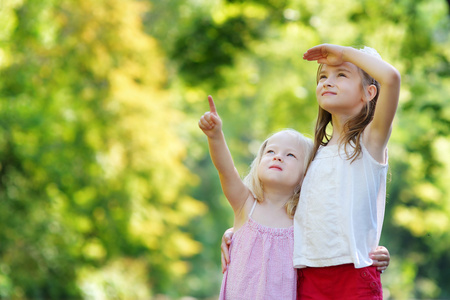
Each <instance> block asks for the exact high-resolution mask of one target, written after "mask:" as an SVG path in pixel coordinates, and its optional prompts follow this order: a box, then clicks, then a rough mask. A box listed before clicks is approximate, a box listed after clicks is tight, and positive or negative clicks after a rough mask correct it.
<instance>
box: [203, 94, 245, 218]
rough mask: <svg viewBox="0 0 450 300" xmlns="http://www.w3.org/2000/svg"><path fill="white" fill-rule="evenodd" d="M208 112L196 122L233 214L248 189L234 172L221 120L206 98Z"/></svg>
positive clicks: (212, 104) (210, 99)
mask: <svg viewBox="0 0 450 300" xmlns="http://www.w3.org/2000/svg"><path fill="white" fill-rule="evenodd" d="M208 101H209V110H210V111H209V112H206V113H205V114H204V115H203V116H202V117H201V118H200V121H199V122H198V126H199V127H200V129H201V130H202V131H203V132H204V133H205V135H206V136H207V137H208V145H209V153H210V155H211V160H212V162H213V164H214V166H215V167H216V169H217V171H218V173H219V178H220V183H221V185H222V190H223V192H224V194H225V197H226V198H227V199H228V201H229V202H230V204H231V207H232V208H233V210H234V211H235V212H237V211H238V210H240V209H241V208H242V206H243V204H244V203H245V200H246V199H247V197H248V195H249V190H248V188H247V187H246V186H245V185H244V183H243V182H242V180H241V178H240V176H239V173H238V171H237V170H236V168H235V166H234V163H233V158H232V157H231V153H230V150H229V149H228V146H227V143H226V141H225V136H224V134H223V131H222V120H221V119H220V117H219V115H218V114H217V110H216V106H215V104H214V100H213V98H212V97H211V96H208Z"/></svg>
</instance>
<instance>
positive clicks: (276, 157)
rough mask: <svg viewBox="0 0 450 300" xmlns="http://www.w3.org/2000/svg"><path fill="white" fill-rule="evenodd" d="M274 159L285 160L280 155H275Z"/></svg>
mask: <svg viewBox="0 0 450 300" xmlns="http://www.w3.org/2000/svg"><path fill="white" fill-rule="evenodd" d="M273 160H278V161H283V159H282V158H281V157H280V156H278V155H275V156H274V157H273Z"/></svg>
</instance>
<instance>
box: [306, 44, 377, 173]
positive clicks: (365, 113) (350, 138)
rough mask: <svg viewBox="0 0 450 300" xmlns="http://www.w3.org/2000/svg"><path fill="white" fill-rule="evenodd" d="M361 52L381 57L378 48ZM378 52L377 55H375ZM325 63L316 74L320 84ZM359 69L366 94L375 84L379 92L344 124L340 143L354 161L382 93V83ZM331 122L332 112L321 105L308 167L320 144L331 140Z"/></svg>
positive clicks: (322, 144) (325, 143)
mask: <svg viewBox="0 0 450 300" xmlns="http://www.w3.org/2000/svg"><path fill="white" fill-rule="evenodd" d="M367 49H371V50H373V51H375V52H373V51H372V53H368V52H367ZM360 51H361V52H365V53H368V54H370V55H373V56H376V57H379V58H381V57H380V56H379V55H378V53H377V52H376V50H374V49H372V48H368V47H365V48H364V49H360ZM375 53H376V55H375ZM322 67H323V64H320V66H319V68H318V69H317V75H316V81H317V84H319V80H320V79H319V76H320V71H321V70H322ZM357 68H358V70H359V73H360V75H361V85H362V89H363V91H364V93H365V96H366V97H368V94H367V89H366V88H367V87H369V86H371V85H374V86H375V87H376V89H377V92H376V94H375V96H374V97H373V99H371V100H370V99H369V101H367V102H366V105H364V107H363V108H362V109H361V111H360V112H359V113H358V114H357V115H355V116H353V117H352V118H350V119H349V120H348V121H347V122H346V123H345V124H344V133H343V135H342V137H341V138H340V144H343V145H344V150H345V153H346V154H347V158H348V159H349V160H351V161H352V162H353V161H355V159H357V158H358V156H359V155H360V154H361V151H362V150H361V135H362V133H363V132H364V129H366V127H367V125H369V123H370V122H372V119H373V115H374V113H375V107H376V104H377V100H378V95H379V94H380V84H379V83H378V81H376V80H375V79H374V78H373V77H371V76H370V75H369V74H367V73H366V72H365V71H364V70H363V69H361V68H359V67H357ZM329 124H331V126H333V124H332V122H331V114H330V113H329V112H327V111H326V110H324V109H323V108H321V107H320V106H319V113H318V116H317V121H316V128H315V133H314V148H313V152H312V153H313V154H312V155H311V157H310V160H309V162H308V166H307V169H308V167H309V164H311V162H312V160H313V159H314V157H315V156H316V153H317V150H318V149H319V147H320V146H326V145H327V144H328V142H329V141H330V138H331V136H330V135H329V134H328V133H327V132H326V130H327V127H328V125H329ZM347 146H350V147H351V148H353V151H352V152H351V153H349V152H348V151H347Z"/></svg>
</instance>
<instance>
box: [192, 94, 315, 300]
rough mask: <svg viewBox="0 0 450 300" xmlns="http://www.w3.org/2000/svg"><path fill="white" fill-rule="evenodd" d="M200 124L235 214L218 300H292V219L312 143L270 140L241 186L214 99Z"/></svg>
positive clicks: (297, 138)
mask: <svg viewBox="0 0 450 300" xmlns="http://www.w3.org/2000/svg"><path fill="white" fill-rule="evenodd" d="M208 100H209V106H210V111H209V112H206V113H205V114H204V115H203V116H202V117H201V119H200V121H199V127H200V129H201V130H202V131H203V132H204V133H205V135H206V136H207V137H208V145H209V150H210V155H211V159H212V161H213V163H214V166H215V167H216V169H217V171H218V173H219V178H220V183H221V185H222V190H223V192H224V194H225V197H226V198H227V199H228V201H229V203H230V205H231V207H232V208H233V211H234V228H235V234H234V237H233V240H232V242H231V246H230V256H231V257H232V260H231V263H230V265H229V266H228V268H227V271H226V272H225V273H224V277H223V281H222V287H221V291H220V299H233V300H234V299H252V300H253V299H295V298H296V285H297V274H296V271H295V269H294V268H293V267H292V259H293V258H292V255H293V251H294V248H293V247H294V228H293V219H292V218H293V216H294V213H295V208H296V206H297V202H298V198H299V192H300V186H301V183H302V181H303V175H304V172H305V169H306V164H307V163H308V161H309V156H310V153H311V150H312V145H313V144H312V141H311V140H310V139H308V138H306V137H304V136H303V135H302V134H300V133H299V132H297V131H295V130H292V129H288V130H282V131H280V132H277V133H275V134H273V135H271V136H270V137H269V138H268V139H267V140H266V141H264V143H263V144H262V145H261V148H260V149H259V151H258V155H257V156H256V158H255V160H254V161H253V163H252V165H251V168H250V172H249V174H248V175H247V177H245V178H244V180H241V178H240V176H239V174H238V172H237V170H236V168H235V166H234V163H233V159H232V157H231V154H230V151H229V150H228V147H227V144H226V141H225V137H224V134H223V132H222V121H221V119H220V118H219V116H218V114H217V111H216V108H215V105H214V102H213V99H212V97H211V96H209V97H208Z"/></svg>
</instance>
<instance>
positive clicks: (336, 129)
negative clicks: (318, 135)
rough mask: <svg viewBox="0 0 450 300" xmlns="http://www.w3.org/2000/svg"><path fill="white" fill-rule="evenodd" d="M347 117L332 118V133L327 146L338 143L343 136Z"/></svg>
mask: <svg viewBox="0 0 450 300" xmlns="http://www.w3.org/2000/svg"><path fill="white" fill-rule="evenodd" d="M347 120H348V118H347V117H342V116H335V115H333V116H332V124H333V133H332V135H331V139H330V141H329V142H328V145H330V146H331V145H335V144H338V143H339V139H340V138H341V136H342V135H343V134H344V124H345V122H347Z"/></svg>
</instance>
